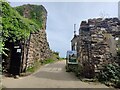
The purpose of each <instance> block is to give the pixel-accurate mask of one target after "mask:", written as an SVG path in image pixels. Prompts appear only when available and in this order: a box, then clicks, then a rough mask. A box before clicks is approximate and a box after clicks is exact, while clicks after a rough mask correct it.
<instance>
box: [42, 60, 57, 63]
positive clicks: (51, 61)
mask: <svg viewBox="0 0 120 90" xmlns="http://www.w3.org/2000/svg"><path fill="white" fill-rule="evenodd" d="M53 62H55V60H53V59H47V60H44V61H43V64H48V63H53Z"/></svg>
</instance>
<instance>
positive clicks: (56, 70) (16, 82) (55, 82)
mask: <svg viewBox="0 0 120 90" xmlns="http://www.w3.org/2000/svg"><path fill="white" fill-rule="evenodd" d="M2 82H3V86H5V87H7V88H108V87H107V86H105V85H103V84H99V83H85V82H81V81H80V80H79V79H78V78H77V77H75V75H74V74H73V73H68V72H65V61H59V62H56V63H53V64H49V65H45V66H42V67H41V68H40V70H39V71H37V72H36V73H34V74H32V75H30V76H26V77H20V79H14V78H8V77H5V78H3V80H2Z"/></svg>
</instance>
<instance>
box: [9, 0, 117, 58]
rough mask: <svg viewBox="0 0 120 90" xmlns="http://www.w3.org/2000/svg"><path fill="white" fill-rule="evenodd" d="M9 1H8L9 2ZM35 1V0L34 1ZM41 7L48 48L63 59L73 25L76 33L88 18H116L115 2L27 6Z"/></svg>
mask: <svg viewBox="0 0 120 90" xmlns="http://www.w3.org/2000/svg"><path fill="white" fill-rule="evenodd" d="M9 1H10V0H9ZM14 1H15V0H14ZM34 1H35V0H34ZM30 3H31V4H39V5H41V4H42V5H43V6H44V7H45V8H46V9H47V11H48V16H47V29H46V31H47V38H48V41H49V45H50V48H51V49H52V50H54V51H58V52H60V56H62V57H65V56H66V51H67V50H70V49H71V47H70V43H71V42H70V41H71V39H72V38H73V31H74V27H73V25H74V24H76V25H77V27H76V29H77V33H78V29H79V25H80V22H81V21H82V20H87V19H89V18H95V17H101V13H104V15H105V16H106V17H117V16H118V3H117V2H36V3H35V2H29V4H30ZM23 4H25V2H16V3H15V2H11V5H12V6H18V5H23Z"/></svg>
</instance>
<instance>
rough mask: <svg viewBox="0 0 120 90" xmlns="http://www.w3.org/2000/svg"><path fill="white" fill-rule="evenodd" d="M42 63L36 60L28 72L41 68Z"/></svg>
mask: <svg viewBox="0 0 120 90" xmlns="http://www.w3.org/2000/svg"><path fill="white" fill-rule="evenodd" d="M40 65H41V63H40V62H38V61H35V63H34V64H33V66H31V67H28V68H27V72H30V73H33V72H35V71H36V70H38V69H39V68H40Z"/></svg>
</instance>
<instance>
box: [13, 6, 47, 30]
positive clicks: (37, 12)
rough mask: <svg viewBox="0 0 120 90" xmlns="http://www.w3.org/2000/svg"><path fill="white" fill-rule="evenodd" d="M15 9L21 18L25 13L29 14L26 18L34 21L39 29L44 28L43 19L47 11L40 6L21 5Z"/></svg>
mask: <svg viewBox="0 0 120 90" xmlns="http://www.w3.org/2000/svg"><path fill="white" fill-rule="evenodd" d="M15 9H16V10H17V11H18V12H19V14H20V15H21V16H24V13H25V12H29V13H28V14H27V18H29V19H31V20H32V21H34V22H35V23H36V24H38V25H39V28H40V29H42V28H43V27H44V25H43V24H44V21H45V20H44V19H45V18H44V17H45V16H46V14H47V11H46V10H45V8H44V7H43V6H42V5H30V4H27V5H23V6H18V7H15Z"/></svg>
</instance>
